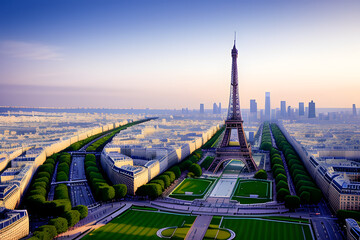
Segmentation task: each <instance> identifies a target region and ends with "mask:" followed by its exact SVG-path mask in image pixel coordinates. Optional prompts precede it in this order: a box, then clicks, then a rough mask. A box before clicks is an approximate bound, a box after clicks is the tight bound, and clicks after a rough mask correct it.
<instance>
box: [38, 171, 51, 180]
mask: <svg viewBox="0 0 360 240" xmlns="http://www.w3.org/2000/svg"><path fill="white" fill-rule="evenodd" d="M36 177H37V178H42V177H46V178H48V179H50V177H51V175H50V173H48V172H39V173H38V174H37V176H36Z"/></svg>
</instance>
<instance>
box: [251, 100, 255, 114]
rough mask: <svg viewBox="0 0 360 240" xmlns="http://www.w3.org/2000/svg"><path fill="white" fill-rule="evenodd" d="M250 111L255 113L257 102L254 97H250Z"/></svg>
mask: <svg viewBox="0 0 360 240" xmlns="http://www.w3.org/2000/svg"><path fill="white" fill-rule="evenodd" d="M250 112H251V113H257V103H256V100H255V99H250Z"/></svg>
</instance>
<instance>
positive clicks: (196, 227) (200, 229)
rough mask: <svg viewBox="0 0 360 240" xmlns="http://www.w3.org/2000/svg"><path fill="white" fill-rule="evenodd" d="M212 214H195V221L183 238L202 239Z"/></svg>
mask: <svg viewBox="0 0 360 240" xmlns="http://www.w3.org/2000/svg"><path fill="white" fill-rule="evenodd" d="M212 217H213V216H208V215H200V216H197V217H196V219H195V222H194V223H193V225H192V226H191V228H190V230H189V231H188V233H187V234H186V237H185V240H193V239H194V240H198V239H203V238H204V236H205V233H206V231H207V229H208V227H209V225H210V222H211V219H212Z"/></svg>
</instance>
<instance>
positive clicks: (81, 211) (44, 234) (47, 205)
mask: <svg viewBox="0 0 360 240" xmlns="http://www.w3.org/2000/svg"><path fill="white" fill-rule="evenodd" d="M57 162H59V165H60V163H66V164H67V165H69V164H70V162H71V156H70V154H68V153H61V154H54V155H52V156H51V157H49V158H47V159H46V160H45V162H44V164H43V165H41V166H40V167H39V168H38V171H37V173H36V174H35V176H34V179H33V181H32V183H31V185H30V188H29V191H28V192H27V196H26V198H25V206H26V208H27V209H28V211H29V212H31V213H32V214H38V215H41V216H47V217H49V216H52V217H54V216H56V217H57V218H54V219H52V220H50V221H49V223H48V224H47V225H43V226H41V227H39V228H37V229H36V231H35V232H34V236H33V237H32V238H31V239H52V238H53V237H55V236H56V235H58V234H60V233H63V232H66V231H67V229H68V227H72V226H74V225H75V224H76V223H77V222H78V221H79V220H80V219H82V218H84V217H86V216H87V214H88V209H87V207H86V206H83V205H79V206H76V207H75V208H71V201H70V197H69V190H68V187H67V186H66V185H65V184H59V185H57V186H56V187H55V192H54V200H53V201H47V195H48V192H49V190H50V184H51V179H52V176H53V174H54V171H55V165H56V163H57Z"/></svg>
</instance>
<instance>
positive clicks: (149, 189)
mask: <svg viewBox="0 0 360 240" xmlns="http://www.w3.org/2000/svg"><path fill="white" fill-rule="evenodd" d="M161 194H162V191H161V186H160V185H159V184H155V183H148V184H145V185H142V186H141V187H139V188H138V189H137V190H136V195H138V196H148V197H149V198H151V199H154V198H157V197H158V196H160V195H161Z"/></svg>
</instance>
